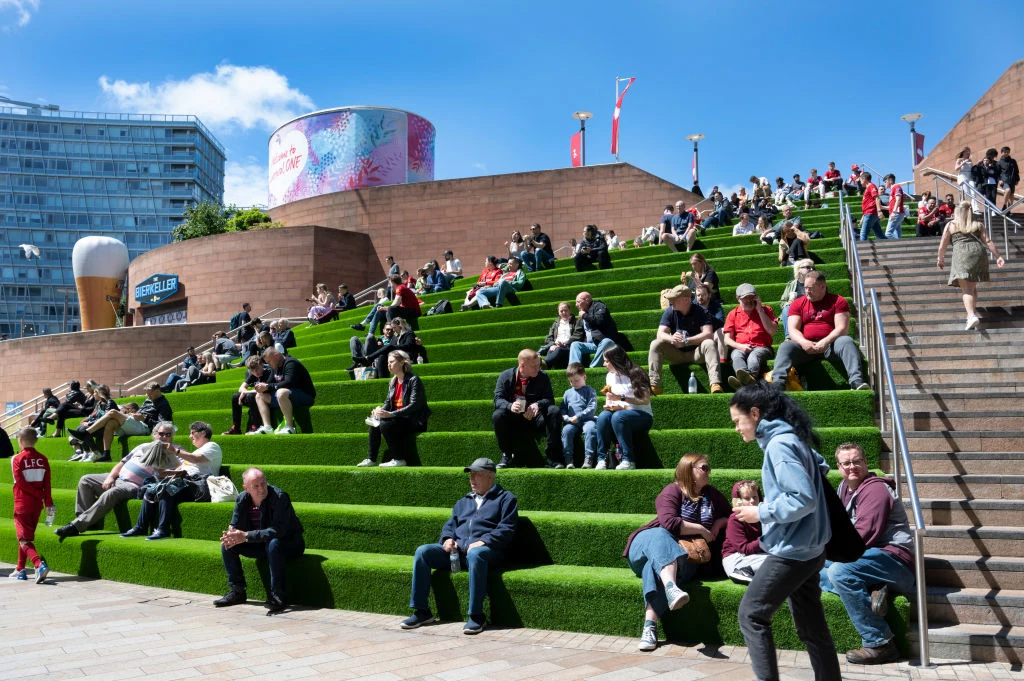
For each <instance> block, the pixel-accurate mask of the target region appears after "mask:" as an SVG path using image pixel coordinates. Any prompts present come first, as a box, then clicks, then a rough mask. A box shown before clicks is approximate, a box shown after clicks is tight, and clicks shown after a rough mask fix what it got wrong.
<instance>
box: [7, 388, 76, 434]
mask: <svg viewBox="0 0 1024 681" xmlns="http://www.w3.org/2000/svg"><path fill="white" fill-rule="evenodd" d="M70 389H71V383H70V381H69V382H67V383H61V384H60V385H58V386H57V387H56V388H52V389H51V392H52V393H53V396H54V397H56V398H57V399H60V398H62V397H64V396H65V395H67V394H68V391H69V390H70ZM44 399H45V398H44V397H43V394H42V393H39V394H38V395H36V396H35V397H33V398H31V399H29V400H26V401H25V402H22V403H21V404H19V405H18V406H17V407H14V408H13V409H8V410H7V411H5V412H4V413H3V414H0V425H2V426H3V428H4V430H6V429H7V428H8V425H9V424H10V423H11V422H12V421H18V420H20V419H21V418H22V417H23V416H24V414H25V409H26V405H28V404H30V403H31V405H32V406H31V407H28V408H29V409H31V410H32V411H35V412H37V413H38V412H39V407H40V404H41V403H42V401H43V400H44Z"/></svg>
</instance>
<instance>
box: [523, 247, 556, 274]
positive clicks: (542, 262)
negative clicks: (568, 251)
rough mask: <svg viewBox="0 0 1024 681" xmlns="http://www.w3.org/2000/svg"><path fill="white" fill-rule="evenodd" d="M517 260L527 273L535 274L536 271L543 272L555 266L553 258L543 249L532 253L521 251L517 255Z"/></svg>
mask: <svg viewBox="0 0 1024 681" xmlns="http://www.w3.org/2000/svg"><path fill="white" fill-rule="evenodd" d="M519 259H520V260H522V261H523V267H525V268H526V271H527V272H536V271H537V270H543V269H547V268H549V267H554V266H555V265H554V263H555V256H553V255H551V254H550V253H548V252H547V251H545V250H544V249H543V248H539V249H537V250H536V251H534V252H533V253H530V252H529V251H523V252H522V253H520V254H519Z"/></svg>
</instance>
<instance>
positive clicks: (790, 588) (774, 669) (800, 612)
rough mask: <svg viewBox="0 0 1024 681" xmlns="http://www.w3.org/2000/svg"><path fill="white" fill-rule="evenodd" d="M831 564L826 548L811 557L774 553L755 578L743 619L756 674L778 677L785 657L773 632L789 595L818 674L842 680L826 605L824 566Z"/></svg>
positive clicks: (827, 680)
mask: <svg viewBox="0 0 1024 681" xmlns="http://www.w3.org/2000/svg"><path fill="white" fill-rule="evenodd" d="M824 564H825V554H824V553H822V555H820V556H818V557H817V558H812V559H811V560H793V559H791V558H781V557H779V556H773V555H771V554H768V557H767V558H765V560H764V563H762V564H761V567H759V568H758V569H757V572H756V573H754V579H753V580H752V581H751V582H750V586H748V587H747V591H746V593H744V594H743V600H741V601H740V610H739V618H738V619H739V623H740V631H741V632H743V640H744V641H746V644H747V656H748V657H749V658H750V666H751V667H753V669H754V675H755V676H757V678H759V679H778V678H779V663H778V659H777V658H776V654H775V637H774V635H773V634H772V615H774V614H775V611H776V610H778V609H779V608H780V607H781V606H782V602H783V601H786V600H788V601H789V610H790V614H792V616H793V625H794V626H795V627H796V633H797V636H799V637H800V640H801V641H802V642H803V644H804V646H805V647H806V648H807V654H808V656H809V657H810V658H811V668H812V669H814V678H815V679H816V680H819V681H831V680H833V679H834V680H835V681H840V679H842V674H841V673H840V671H839V658H838V657H837V656H836V648H835V643H833V641H832V632H831V631H829V628H828V622H827V621H825V610H824V608H822V607H821V588H820V587H819V586H818V572H819V571H820V570H821V567H822V566H823V565H824Z"/></svg>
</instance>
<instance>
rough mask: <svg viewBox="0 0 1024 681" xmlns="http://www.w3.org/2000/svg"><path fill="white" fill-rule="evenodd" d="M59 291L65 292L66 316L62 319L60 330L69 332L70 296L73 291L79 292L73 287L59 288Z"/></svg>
mask: <svg viewBox="0 0 1024 681" xmlns="http://www.w3.org/2000/svg"><path fill="white" fill-rule="evenodd" d="M57 293H63V294H64V318H63V319H62V320H61V327H60V332H61V333H67V332H68V296H69V295H70V294H72V293H78V291H77V289H73V288H59V289H57Z"/></svg>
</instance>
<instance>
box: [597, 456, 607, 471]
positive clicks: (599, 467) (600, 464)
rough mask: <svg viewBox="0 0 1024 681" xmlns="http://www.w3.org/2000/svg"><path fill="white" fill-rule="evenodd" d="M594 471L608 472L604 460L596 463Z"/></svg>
mask: <svg viewBox="0 0 1024 681" xmlns="http://www.w3.org/2000/svg"><path fill="white" fill-rule="evenodd" d="M594 470H595V471H604V470H608V462H607V461H605V460H604V459H601V460H600V461H598V462H597V465H596V466H594Z"/></svg>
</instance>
